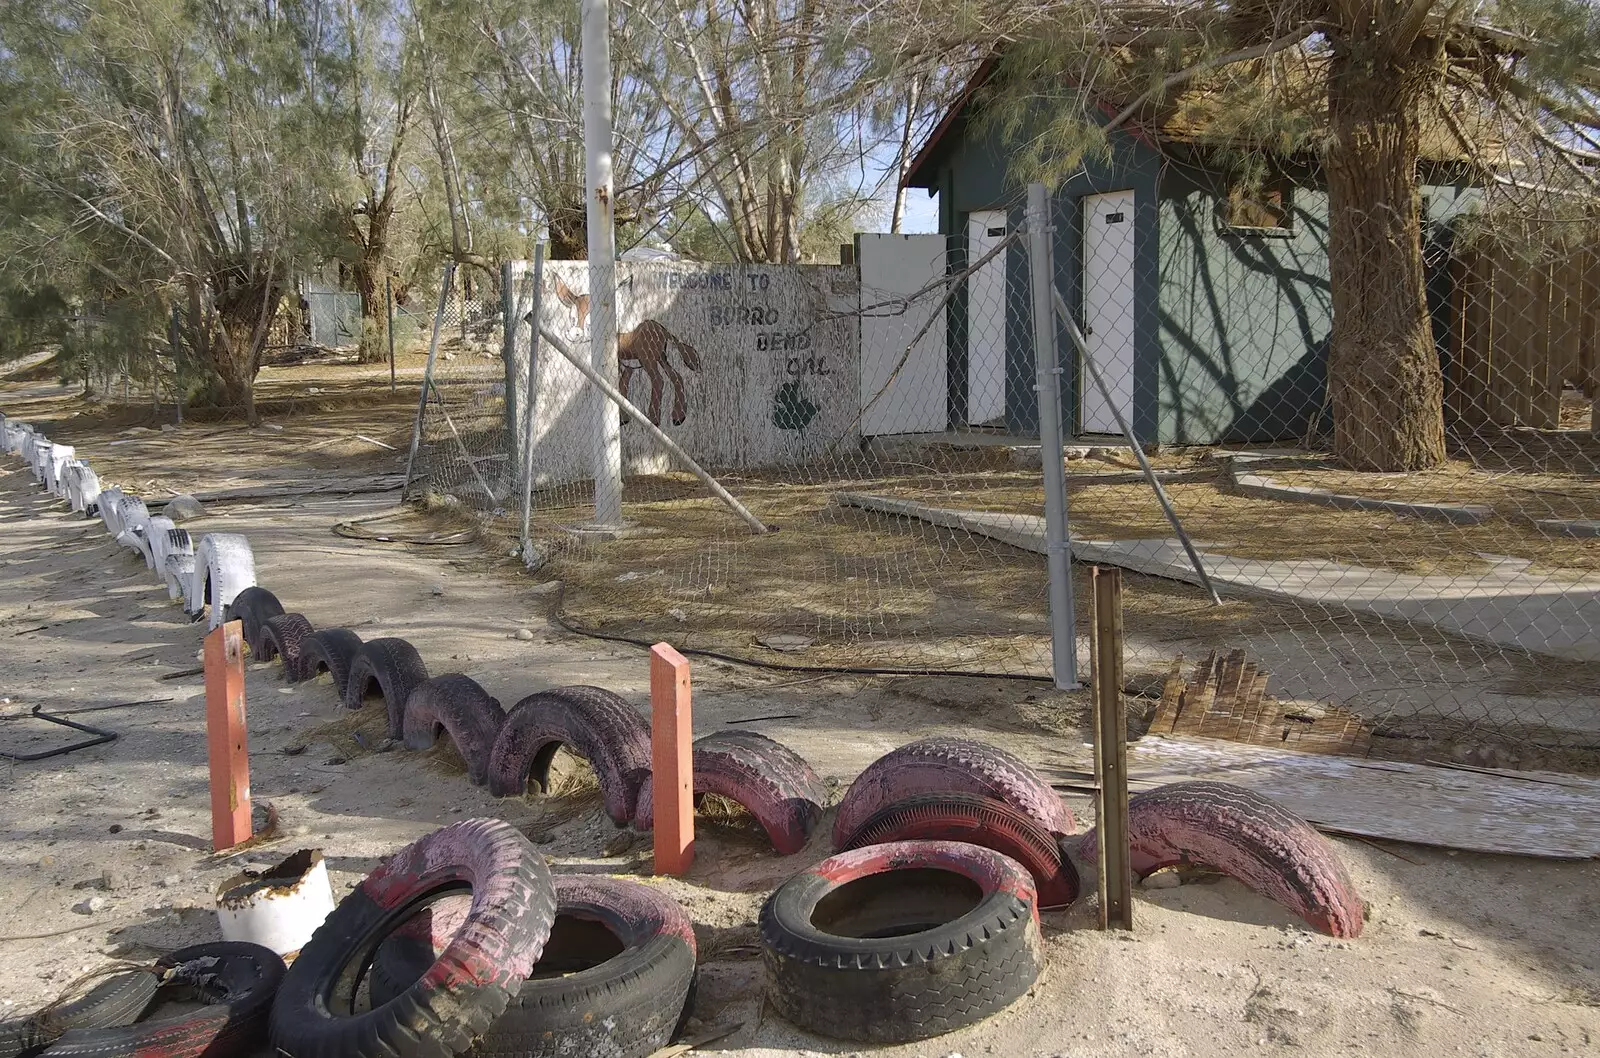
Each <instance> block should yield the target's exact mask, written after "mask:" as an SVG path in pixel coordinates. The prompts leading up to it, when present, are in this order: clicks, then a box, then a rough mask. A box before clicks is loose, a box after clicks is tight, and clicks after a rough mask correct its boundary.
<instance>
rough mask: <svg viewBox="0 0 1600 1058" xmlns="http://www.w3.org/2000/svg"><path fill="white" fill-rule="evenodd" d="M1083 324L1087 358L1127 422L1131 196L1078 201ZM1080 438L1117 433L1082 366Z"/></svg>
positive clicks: (1129, 193)
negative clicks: (1081, 257)
mask: <svg viewBox="0 0 1600 1058" xmlns="http://www.w3.org/2000/svg"><path fill="white" fill-rule="evenodd" d="M1083 324H1084V328H1083V330H1084V337H1085V339H1086V344H1087V345H1088V347H1089V356H1090V357H1092V358H1093V359H1094V365H1095V367H1097V368H1099V369H1100V377H1101V378H1103V379H1105V383H1106V388H1107V389H1108V390H1110V392H1111V399H1112V400H1113V401H1115V402H1116V407H1117V409H1118V410H1119V411H1121V412H1122V414H1123V416H1124V417H1125V418H1126V419H1127V420H1128V423H1129V425H1132V422H1133V192H1132V191H1113V192H1111V193H1110V194H1106V195H1090V196H1089V197H1088V198H1086V199H1084V200H1083ZM1078 380H1079V381H1078V391H1079V394H1080V396H1079V401H1080V408H1081V409H1082V424H1081V426H1080V430H1081V432H1083V433H1086V434H1087V433H1121V432H1122V428H1121V427H1120V426H1118V425H1117V419H1116V416H1115V415H1114V414H1112V411H1111V407H1112V406H1111V405H1109V404H1107V403H1106V399H1105V397H1103V396H1101V395H1100V387H1099V386H1097V385H1095V383H1094V377H1093V376H1092V375H1091V374H1090V373H1089V370H1088V368H1087V367H1085V368H1084V369H1083V370H1082V371H1080V372H1079V373H1078Z"/></svg>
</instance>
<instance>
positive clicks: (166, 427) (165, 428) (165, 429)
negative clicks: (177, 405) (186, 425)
mask: <svg viewBox="0 0 1600 1058" xmlns="http://www.w3.org/2000/svg"><path fill="white" fill-rule="evenodd" d="M161 432H162V433H177V432H178V428H177V427H176V426H174V425H172V424H171V423H170V422H164V423H162V424H161Z"/></svg>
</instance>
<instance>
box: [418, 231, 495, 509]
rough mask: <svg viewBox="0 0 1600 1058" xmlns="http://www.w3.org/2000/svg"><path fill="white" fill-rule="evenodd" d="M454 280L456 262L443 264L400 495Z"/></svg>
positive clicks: (419, 441)
mask: <svg viewBox="0 0 1600 1058" xmlns="http://www.w3.org/2000/svg"><path fill="white" fill-rule="evenodd" d="M455 280H456V263H455V262H454V261H451V262H450V263H449V264H447V265H445V266H444V280H443V282H441V283H440V284H439V311H437V312H435V313H434V314H433V337H432V338H430V339H429V340H428V362H427V363H426V364H425V365H423V368H422V392H421V393H419V394H418V395H417V421H416V422H415V423H413V424H412V426H411V452H410V454H409V455H407V456H406V480H405V484H404V485H402V486H401V489H402V492H401V495H405V491H404V490H409V489H410V488H411V467H412V465H413V464H415V463H416V461H417V446H418V445H419V444H421V443H422V411H423V409H424V408H426V407H427V406H428V387H429V386H431V385H433V361H434V358H435V357H436V356H438V355H439V329H440V328H441V327H443V326H444V310H445V306H446V305H447V304H448V303H449V300H450V288H451V286H452V285H453V284H454V283H455ZM473 469H477V468H476V467H474V468H473Z"/></svg>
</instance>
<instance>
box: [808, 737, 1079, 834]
mask: <svg viewBox="0 0 1600 1058" xmlns="http://www.w3.org/2000/svg"><path fill="white" fill-rule="evenodd" d="M942 793H964V794H976V795H977V796H979V797H992V798H994V799H995V800H996V801H1004V802H1005V803H1006V804H1008V805H1010V806H1011V807H1012V808H1015V809H1016V810H1017V811H1019V812H1022V813H1023V814H1024V815H1027V816H1030V817H1032V818H1033V819H1034V821H1035V822H1037V823H1038V824H1039V825H1040V826H1042V827H1044V828H1045V829H1046V830H1048V831H1050V833H1052V834H1070V833H1072V831H1073V829H1074V828H1073V825H1072V813H1071V812H1070V811H1068V810H1067V806H1066V805H1065V804H1063V803H1062V801H1061V795H1060V794H1058V793H1056V792H1055V790H1053V789H1051V787H1050V784H1049V783H1047V782H1045V781H1044V780H1043V779H1041V778H1040V777H1039V776H1038V774H1037V773H1035V772H1034V770H1033V769H1032V768H1030V767H1028V765H1027V764H1025V763H1024V762H1023V761H1022V760H1021V759H1020V758H1019V757H1017V756H1016V755H1015V754H1012V753H1009V752H1007V751H1006V750H1003V749H1001V748H1000V747H998V746H991V745H989V744H988V743H986V742H978V741H975V740H973V739H970V738H949V737H936V738H924V739H920V740H918V741H916V742H910V743H907V744H906V745H904V746H901V747H900V748H899V749H896V750H891V751H890V752H888V753H885V754H884V755H883V756H881V757H879V758H878V759H877V760H875V761H873V762H872V763H871V764H869V765H867V768H866V770H865V771H863V772H862V773H861V774H860V775H858V776H857V777H856V781H855V782H853V783H851V784H850V789H849V790H847V791H846V792H845V795H844V798H843V799H842V800H840V802H839V811H838V813H837V814H836V815H835V816H834V820H833V847H834V848H842V847H843V846H844V842H845V839H846V838H848V837H849V836H850V835H851V834H853V833H855V832H856V831H857V830H859V829H861V826H862V825H863V824H864V823H866V821H867V820H868V819H870V818H872V816H874V815H876V814H877V813H878V811H879V810H880V809H883V808H886V807H888V806H889V805H891V804H894V803H895V802H896V801H903V800H905V799H906V798H907V797H916V796H918V795H919V794H942Z"/></svg>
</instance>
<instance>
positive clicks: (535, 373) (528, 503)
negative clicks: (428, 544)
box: [517, 243, 544, 563]
mask: <svg viewBox="0 0 1600 1058" xmlns="http://www.w3.org/2000/svg"><path fill="white" fill-rule="evenodd" d="M543 312H544V244H543V243H540V244H539V245H538V246H535V247H534V248H533V311H532V312H531V313H530V314H529V315H530V317H531V319H530V322H531V323H532V326H531V327H529V328H528V330H529V331H530V332H531V333H530V334H529V335H528V394H527V397H526V398H525V399H524V400H523V405H524V407H523V409H522V424H523V425H522V561H523V562H524V563H526V562H527V561H528V547H529V544H528V525H529V522H530V521H531V520H532V518H533V406H534V403H535V402H536V401H537V400H538V397H539V321H540V319H542V318H543ZM517 322H518V323H521V322H522V321H521V320H518V321H517Z"/></svg>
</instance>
